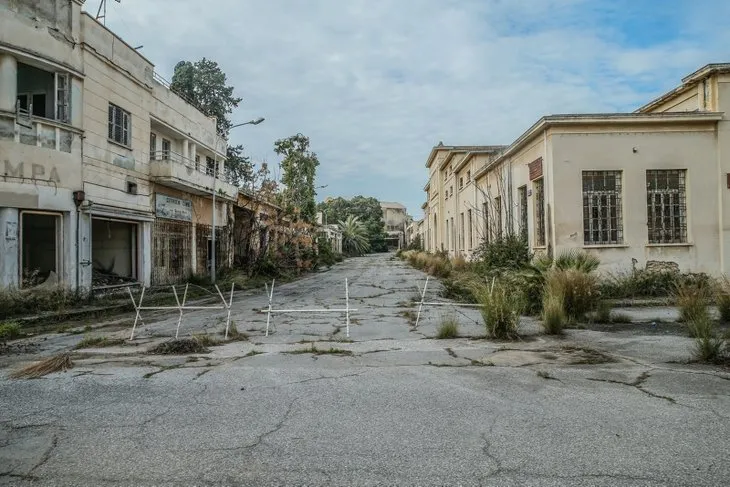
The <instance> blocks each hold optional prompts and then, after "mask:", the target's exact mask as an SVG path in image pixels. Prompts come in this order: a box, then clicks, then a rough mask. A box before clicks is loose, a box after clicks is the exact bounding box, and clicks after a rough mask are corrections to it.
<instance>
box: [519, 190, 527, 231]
mask: <svg viewBox="0 0 730 487" xmlns="http://www.w3.org/2000/svg"><path fill="white" fill-rule="evenodd" d="M517 195H518V196H519V200H520V235H522V236H525V235H527V186H520V187H519V188H517Z"/></svg>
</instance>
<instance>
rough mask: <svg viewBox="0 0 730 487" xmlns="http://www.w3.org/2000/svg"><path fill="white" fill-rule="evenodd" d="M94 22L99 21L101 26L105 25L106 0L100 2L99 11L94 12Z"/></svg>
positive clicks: (119, 1)
mask: <svg viewBox="0 0 730 487" xmlns="http://www.w3.org/2000/svg"><path fill="white" fill-rule="evenodd" d="M115 1H116V2H117V3H122V0H115ZM96 20H99V21H101V23H102V24H104V25H106V0H101V3H100V4H99V10H97V11H96Z"/></svg>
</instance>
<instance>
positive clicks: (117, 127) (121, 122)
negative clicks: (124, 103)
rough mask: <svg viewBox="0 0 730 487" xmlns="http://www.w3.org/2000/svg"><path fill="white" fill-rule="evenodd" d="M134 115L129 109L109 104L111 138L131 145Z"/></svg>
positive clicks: (119, 142)
mask: <svg viewBox="0 0 730 487" xmlns="http://www.w3.org/2000/svg"><path fill="white" fill-rule="evenodd" d="M131 129H132V116H131V115H130V114H129V112H128V111H126V110H123V109H121V108H119V107H118V106H116V105H114V104H113V103H110V104H109V139H110V140H113V141H114V142H116V143H118V144H122V145H125V146H127V147H129V146H130V134H131Z"/></svg>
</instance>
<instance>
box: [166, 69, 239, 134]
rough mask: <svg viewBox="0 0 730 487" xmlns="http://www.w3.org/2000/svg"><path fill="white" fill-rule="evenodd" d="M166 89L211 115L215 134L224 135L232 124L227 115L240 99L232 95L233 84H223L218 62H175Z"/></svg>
mask: <svg viewBox="0 0 730 487" xmlns="http://www.w3.org/2000/svg"><path fill="white" fill-rule="evenodd" d="M170 88H171V89H172V91H174V92H175V93H177V94H178V95H180V96H182V97H183V98H186V99H187V100H189V101H190V102H192V103H193V104H194V105H196V106H197V107H198V108H199V109H200V111H202V112H203V113H204V114H206V115H207V116H209V117H215V118H216V121H217V129H218V134H219V135H220V136H222V137H227V136H228V132H229V131H230V129H231V125H232V123H231V121H230V120H229V119H228V115H229V114H230V113H232V112H233V109H234V108H236V107H238V104H239V103H241V101H242V100H243V99H242V98H237V97H235V96H233V86H228V85H227V84H226V74H225V73H224V72H223V71H222V70H221V68H220V67H219V66H218V63H216V62H215V61H211V60H209V59H206V58H203V59H201V60H200V61H196V62H194V63H192V62H190V61H180V62H179V63H177V64H176V65H175V72H174V74H173V75H172V83H171V84H170Z"/></svg>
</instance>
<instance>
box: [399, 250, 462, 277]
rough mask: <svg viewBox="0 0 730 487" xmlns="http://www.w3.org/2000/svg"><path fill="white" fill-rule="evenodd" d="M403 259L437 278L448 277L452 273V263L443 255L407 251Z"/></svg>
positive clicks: (402, 256) (403, 254)
mask: <svg viewBox="0 0 730 487" xmlns="http://www.w3.org/2000/svg"><path fill="white" fill-rule="evenodd" d="M401 258H403V259H405V260H406V261H408V263H409V264H411V265H412V266H413V267H415V268H416V269H420V270H422V271H424V272H426V273H428V274H431V275H432V276H435V277H448V276H449V274H450V273H451V267H452V266H451V262H450V261H449V259H448V257H446V256H445V255H442V254H431V253H429V252H421V251H417V250H407V251H405V252H403V253H402V254H401Z"/></svg>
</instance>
